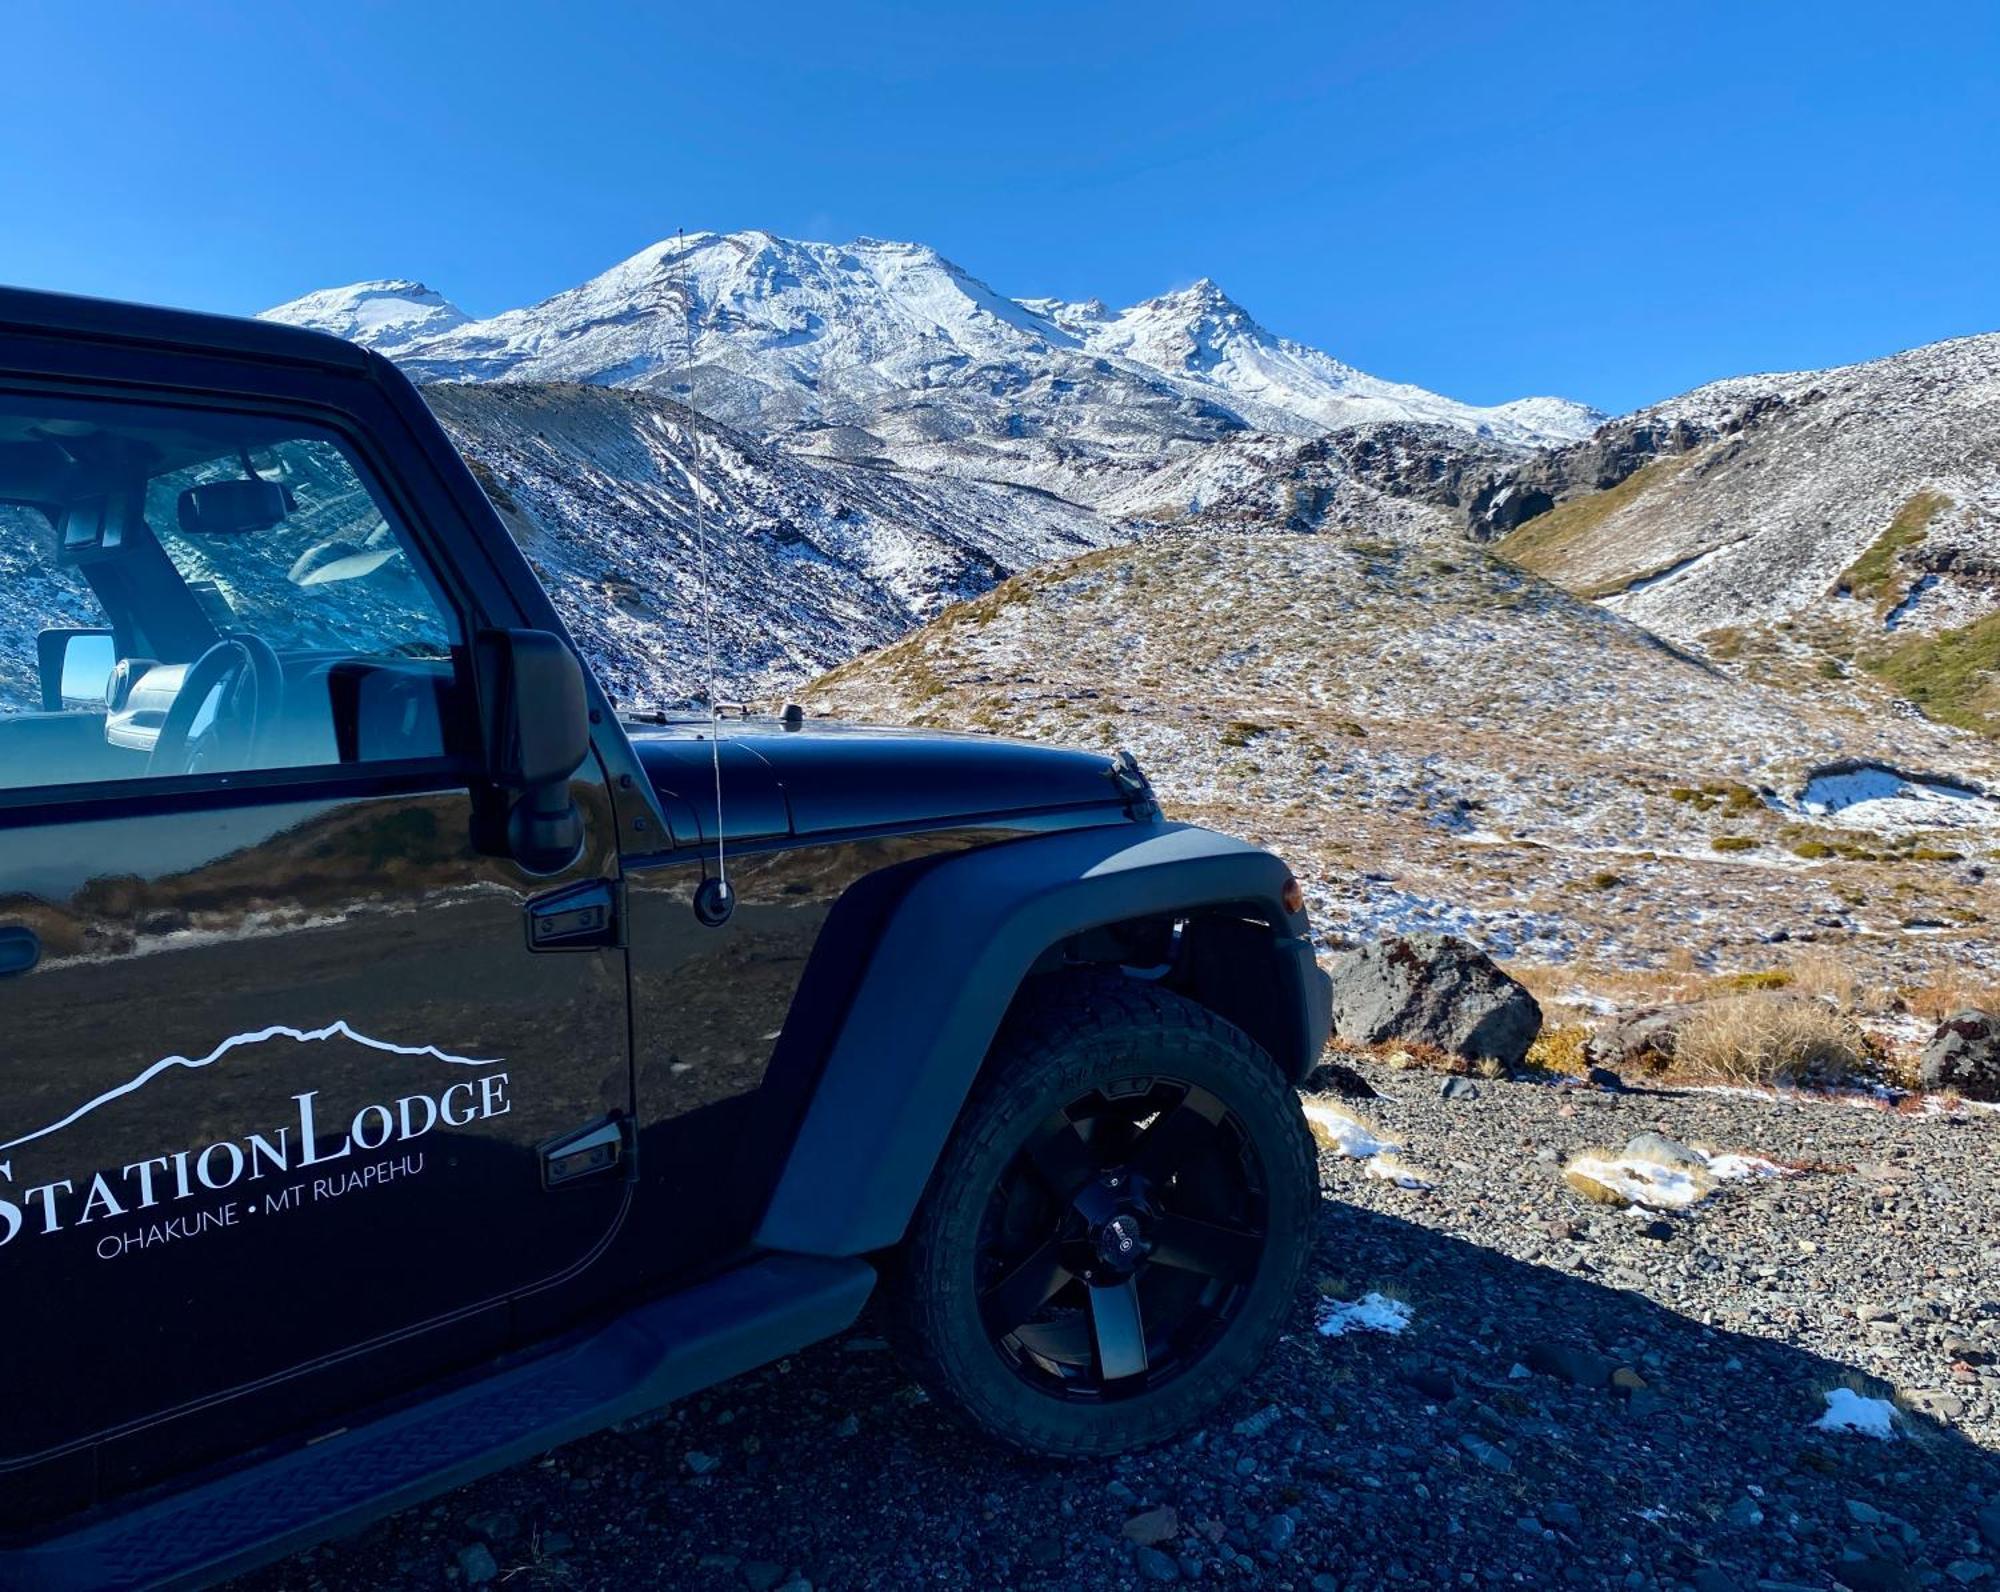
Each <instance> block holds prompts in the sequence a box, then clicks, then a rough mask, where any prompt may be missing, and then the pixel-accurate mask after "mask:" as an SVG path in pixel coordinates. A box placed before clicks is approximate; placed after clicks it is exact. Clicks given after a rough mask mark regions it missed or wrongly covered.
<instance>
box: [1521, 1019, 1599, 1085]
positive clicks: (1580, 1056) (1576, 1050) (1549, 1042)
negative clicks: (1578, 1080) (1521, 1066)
mask: <svg viewBox="0 0 2000 1592" xmlns="http://www.w3.org/2000/svg"><path fill="white" fill-rule="evenodd" d="M1589 1038H1590V1030H1589V1029H1587V1028H1585V1027H1584V1026H1583V1025H1582V1024H1581V1023H1563V1024H1559V1025H1558V1026H1556V1027H1554V1028H1544V1029H1543V1030H1542V1031H1541V1032H1540V1033H1539V1034H1537V1035H1536V1036H1535V1042H1534V1043H1533V1044H1532V1045H1530V1046H1529V1047H1528V1065H1529V1066H1530V1067H1539V1068H1540V1069H1541V1070H1542V1071H1544V1072H1554V1073H1561V1074H1563V1075H1565V1076H1567V1077H1579V1076H1581V1075H1582V1074H1583V1073H1584V1072H1586V1071H1587V1070H1588V1069H1589V1065H1590V1064H1589V1062H1588V1061H1586V1060H1585V1059H1584V1053H1583V1047H1584V1042H1585V1041H1586V1040H1588V1039H1589Z"/></svg>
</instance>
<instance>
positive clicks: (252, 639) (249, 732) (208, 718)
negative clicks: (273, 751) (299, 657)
mask: <svg viewBox="0 0 2000 1592" xmlns="http://www.w3.org/2000/svg"><path fill="white" fill-rule="evenodd" d="M284 690H285V670H284V665H283V664H281V663H280V662H279V661H278V655H277V653H276V652H274V651H273V650H272V648H271V645H270V643H269V642H267V641H264V640H263V639H262V638H261V637H258V636H251V635H233V636H225V637H224V638H223V639H222V640H220V641H218V642H217V643H216V644H215V645H214V646H212V647H210V648H209V649H208V650H207V651H206V652H204V653H203V654H202V655H201V656H200V657H199V658H197V659H195V661H194V662H193V663H191V664H189V665H188V671H187V674H186V676H185V677H183V679H182V680H181V688H180V690H179V691H178V692H176V693H175V695H174V705H173V706H172V707H171V708H169V709H168V710H167V716H166V718H165V719H164V720H163V721H162V722H161V724H160V735H159V739H158V740H156V741H155V742H154V743H153V753H152V756H151V758H149V759H148V761H147V763H146V772H147V773H148V774H152V775H156V776H157V775H169V774H204V773H208V772H210V771H211V770H218V769H240V768H247V767H249V766H250V763H251V758H252V755H253V754H254V753H255V752H256V750H257V748H258V743H259V740H260V738H261V737H262V736H263V735H264V734H265V733H266V732H268V730H269V728H270V726H271V725H272V724H273V723H275V722H276V720H277V715H278V709H279V706H280V702H281V699H282V698H283V696H284ZM211 703H213V704H214V708H213V711H210V710H209V705H210V704H211Z"/></svg>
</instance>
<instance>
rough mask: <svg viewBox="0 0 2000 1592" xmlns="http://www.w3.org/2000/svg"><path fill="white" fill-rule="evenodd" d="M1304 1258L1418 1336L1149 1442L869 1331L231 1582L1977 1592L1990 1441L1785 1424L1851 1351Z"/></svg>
mask: <svg viewBox="0 0 2000 1592" xmlns="http://www.w3.org/2000/svg"><path fill="white" fill-rule="evenodd" d="M1507 1219H1508V1218H1506V1217H1504V1216H1501V1215H1499V1214H1497V1213H1496V1215H1495V1220H1496V1221H1500V1220H1507ZM1579 1254H1580V1255H1585V1256H1587V1254H1588V1250H1587V1248H1580V1249H1579ZM1318 1273H1319V1275H1320V1276H1321V1277H1322V1278H1325V1279H1328V1280H1329V1281H1332V1282H1335V1283H1337V1284H1338V1286H1339V1287H1340V1288H1341V1290H1342V1293H1343V1296H1345V1297H1352V1295H1353V1294H1354V1293H1356V1292H1360V1291H1363V1290H1367V1289H1386V1290H1387V1291H1389V1292H1391V1293H1394V1294H1397V1295H1399V1296H1401V1297H1402V1298H1403V1299H1405V1300H1406V1301H1407V1302H1408V1303H1409V1304H1410V1305H1411V1307H1412V1308H1413V1311H1414V1318H1413V1321H1412V1324H1411V1325H1410V1327H1409V1329H1408V1330H1407V1331H1406V1332H1404V1333H1403V1334H1402V1335H1400V1336H1394V1337H1391V1336H1384V1335H1379V1334H1366V1333H1359V1334H1350V1335H1348V1336H1345V1337H1341V1338H1337V1339H1333V1338H1323V1337H1320V1336H1319V1335H1318V1334H1317V1333H1316V1332H1315V1330H1314V1327H1313V1319H1312V1317H1313V1308H1312V1306H1311V1305H1310V1304H1309V1303H1304V1302H1302V1304H1301V1308H1300V1312H1299V1316H1298V1319H1297V1321H1296V1323H1295V1326H1294V1330H1293V1332H1292V1334H1291V1335H1290V1336H1289V1337H1287V1339H1286V1340H1285V1341H1284V1342H1283V1344H1281V1346H1280V1348H1279V1350H1278V1352H1277V1353H1276V1354H1275V1355H1274V1356H1273V1357H1272V1359H1271V1361H1270V1363H1269V1364H1268V1365H1267V1366H1266V1367H1265V1368H1264V1369H1263V1370H1262V1371H1261V1372H1260V1373H1259V1374H1258V1375H1257V1377H1256V1378H1255V1379H1253V1381H1252V1383H1251V1385H1250V1386H1249V1387H1248V1388H1246V1389H1245V1390H1244V1392H1243V1393H1242V1394H1240V1395H1239V1396H1237V1397H1236V1398H1235V1399H1233V1400H1232V1401H1231V1402H1230V1403H1229V1404H1228V1405H1226V1406H1225V1407H1224V1409H1223V1410H1222V1411H1221V1412H1220V1414H1219V1415H1218V1416H1217V1417H1216V1418H1215V1419H1214V1420H1213V1421H1212V1422H1211V1423H1210V1424H1209V1426H1208V1428H1207V1429H1206V1430H1204V1431H1202V1432H1199V1433H1196V1434H1194V1435H1192V1436H1191V1437H1189V1438H1186V1439H1183V1440H1181V1441H1180V1442H1178V1443H1176V1444H1174V1445H1171V1446H1169V1447H1167V1448H1163V1449H1157V1450H1154V1451H1152V1452H1150V1453H1146V1454H1142V1455H1137V1456H1133V1457H1130V1458H1127V1459H1123V1460H1119V1461H1107V1462H1103V1463H1095V1464H1076V1465H1054V1464H1048V1463H1043V1462H1037V1461H1031V1460H1026V1459H1022V1458H1020V1457H1018V1456H1014V1455H1010V1454H1006V1453H1003V1452H1000V1451H998V1450H996V1449H994V1448H992V1447H989V1446H987V1445H985V1444H984V1443H981V1442H979V1441H977V1440H974V1439H971V1438H969V1437H967V1436H966V1435H965V1434H963V1433H962V1432H961V1431H959V1430H958V1429H957V1428H956V1427H954V1426H953V1425H952V1424H951V1423H950V1422H948V1421H947V1420H945V1419H944V1418H943V1416H942V1415H941V1414H940V1412H939V1411H937V1410H936V1409H934V1408H932V1407H930V1406H929V1405H927V1404H926V1403H925V1402H924V1401H923V1400H922V1398H921V1395H919V1394H917V1393H916V1392H915V1390H914V1389H913V1388H911V1387H910V1386H909V1385H908V1383H907V1382H906V1380H905V1379H904V1378H903V1377H902V1376H901V1375H900V1374H899V1373H898V1371H897V1369H896V1366H895V1362H894V1360H893V1358H892V1357H891V1356H890V1355H889V1354H888V1353H887V1352H885V1351H884V1349H883V1346H882V1344H881V1341H880V1340H879V1339H878V1338H875V1337H873V1336H871V1335H870V1334H871V1333H872V1331H873V1328H872V1327H871V1326H869V1325H868V1324H867V1323H866V1322H864V1324H863V1326H862V1327H861V1328H860V1329H859V1331H858V1332H857V1334H856V1335H855V1336H853V1337H851V1338H849V1339H848V1340H846V1341H845V1342H843V1343H838V1344H830V1345H826V1346H824V1347H821V1348H819V1349H815V1350H813V1351H811V1352H809V1353H807V1354H804V1355H800V1356H798V1357H797V1358H795V1359H794V1360H792V1361H789V1362H787V1363H785V1364H784V1365H781V1366H777V1367H773V1368H771V1369H769V1370H767V1371H764V1372H760V1373H758V1374H756V1375H753V1376H750V1377H746V1378H743V1379H742V1380H740V1381H738V1382H736V1383H733V1384H731V1385H729V1386H727V1387H724V1388H720V1389H717V1390H716V1391H715V1392H714V1393H712V1394H711V1395H709V1396H707V1397H705V1398H702V1399H698V1400H695V1401H692V1402H691V1403H689V1404H687V1405H684V1406H681V1407H679V1408H677V1409H675V1410H672V1411H669V1412H666V1413H665V1414H663V1415H660V1416H656V1417H653V1418H651V1419H649V1420H647V1421H644V1422H639V1423H634V1424H633V1425H632V1426H630V1427H627V1428H625V1429H623V1430H621V1431H618V1432H614V1433H607V1434H605V1435H603V1436H600V1437H597V1438H593V1439H590V1440H588V1441H586V1442H583V1443H580V1444H577V1445H576V1446H574V1447H572V1448H570V1449H566V1450H563V1451H561V1452H560V1453H557V1454H555V1455H551V1456H549V1457H547V1458H545V1459H543V1460H542V1461H540V1462H538V1463H537V1464H534V1465H529V1466H523V1467H521V1468H520V1469H518V1470H516V1471H513V1472H511V1473H509V1474H507V1475H504V1476H499V1477H495V1478H493V1479H492V1480H490V1481H488V1482H484V1483H481V1484H479V1485H477V1486H475V1487H472V1488H469V1489H467V1490H465V1491H464V1492H462V1493H459V1494H456V1495H454V1496H453V1497H451V1498H449V1499H447V1500H443V1501H441V1502H440V1503H439V1504H437V1505H434V1506H432V1507H431V1508H429V1509H426V1510H417V1511H412V1512H410V1513H409V1514H407V1515H404V1516H402V1517H399V1518H398V1519H396V1520H393V1521H389V1522H386V1523H384V1524H383V1525H381V1526H379V1527H376V1528H374V1529H373V1530H371V1531H369V1532H368V1533H366V1534H364V1535H363V1536H361V1537H359V1538H356V1539H354V1540H352V1541H349V1542H347V1543H343V1544H337V1545H335V1546H332V1547H329V1548H325V1549H322V1550H320V1551H319V1552H317V1553H315V1554H312V1555H308V1556H307V1557H306V1558H305V1559H303V1560H295V1561H293V1562H292V1563H290V1564H288V1565H285V1566H281V1567H278V1568H276V1569H274V1570H273V1571H271V1572H268V1573H267V1574H265V1575H262V1576H259V1577H257V1578H256V1581H255V1584H257V1585H262V1586H271V1587H277V1586H286V1587H297V1586H300V1585H302V1584H320V1585H325V1586H328V1587H335V1588H349V1587H362V1586H379V1585H401V1584H409V1585H431V1586H434V1585H440V1584H445V1583H446V1582H448V1581H449V1582H456V1583H457V1584H459V1585H464V1584H467V1583H468V1582H470V1583H473V1584H479V1583H482V1582H484V1581H486V1580H489V1579H490V1580H494V1581H495V1582H496V1583H497V1582H499V1581H502V1580H504V1583H505V1585H507V1586H508V1587H510V1588H526V1587H537V1586H551V1587H553V1586H561V1587H571V1588H583V1587H651V1586H659V1587H697V1588H709V1587H713V1588H742V1587H746V1586H747V1587H752V1588H759V1589H764V1588H770V1587H776V1586H785V1585H787V1584H792V1585H793V1586H795V1587H796V1585H797V1584H798V1583H799V1582H802V1581H803V1582H809V1583H810V1584H812V1585H813V1586H815V1587H820V1588H844V1587H907V1586H916V1585H919V1584H925V1583H928V1584H932V1585H942V1586H954V1587H956V1586H1005V1585H1016V1586H1024V1587H1106V1586H1136V1585H1154V1584H1160V1583H1165V1582H1174V1581H1182V1580H1186V1581H1194V1582H1199V1583H1202V1584H1220V1585H1241V1586H1250V1585H1254V1586H1257V1587H1259V1588H1263V1587H1270V1588H1282V1587H1294V1588H1301V1589H1303V1588H1314V1589H1317V1592H1325V1589H1331V1588H1342V1589H1345V1588H1373V1587H1377V1586H1383V1585H1387V1584H1390V1583H1400V1584H1408V1585H1414V1586H1488V1585H1534V1586H1551V1585H1557V1586H1560V1585H1569V1586H1577V1587H1620V1586H1629V1587H1634V1588H1650V1587H1683V1586H1691V1587H1694V1588H1696V1589H1697V1592H1721V1589H1725V1588H1738V1587H1757V1586H1758V1585H1759V1584H1760V1583H1762V1584H1764V1585H1765V1586H1767V1587H1768V1586H1771V1585H1781V1586H1811V1587H1826V1586H1834V1585H1846V1586H1849V1587H1855V1588H1894V1587H1904V1586H1910V1587H1914V1586H1920V1585H1927V1584H1934V1585H1943V1586H1947V1587H1952V1586H1958V1585H1961V1584H1972V1585H1984V1586H1988V1587H2000V1577H1996V1575H1995V1572H1994V1571H1993V1570H1992V1569H1991V1566H1992V1565H1993V1564H1994V1562H1995V1560H1996V1559H1997V1558H2000V1456H1996V1455H1995V1454H1993V1453H1991V1452H1989V1451H1987V1450H1985V1449H1983V1448H1980V1447H1978V1446H1976V1445H1974V1444H1972V1443H1970V1442H1969V1441H1967V1440H1966V1439H1964V1438H1963V1437H1961V1436H1960V1435H1958V1434H1957V1433H1956V1432H1955V1431H1953V1430H1951V1429H1950V1428H1948V1427H1945V1426H1943V1425H1940V1424H1938V1423H1936V1422H1933V1421H1930V1420H1928V1419H1925V1418H1923V1417H1920V1416H1908V1415H1906V1416H1904V1417H1902V1418H1901V1419H1902V1431H1903V1435H1902V1436H1900V1437H1899V1438H1897V1439H1896V1440H1894V1441H1888V1442H1882V1441H1876V1440H1872V1439H1869V1438H1866V1437H1861V1436H1856V1435H1851V1434H1834V1433H1824V1432H1818V1431H1815V1430H1813V1429H1812V1423H1813V1422H1814V1421H1815V1420H1816V1419H1817V1418H1818V1417H1819V1416H1820V1415H1821V1414H1822V1413H1823V1411H1824V1410H1825V1407H1826V1405H1825V1398H1824V1394H1825V1391H1826V1390H1827V1389H1828V1388H1830V1387H1835V1386H1840V1385H1856V1386H1858V1385H1860V1383H1859V1381H1858V1379H1857V1378H1856V1376H1855V1373H1854V1369H1853V1368H1852V1367H1849V1366H1845V1365H1842V1364H1839V1363H1837V1362H1835V1361H1832V1360H1828V1359H1823V1358H1820V1357H1818V1356H1816V1355H1813V1354H1809V1353H1805V1352H1802V1351H1801V1350H1799V1349H1797V1348H1793V1347H1789V1346H1787V1345H1786V1344H1783V1343H1779V1342H1771V1341H1766V1340H1764V1339H1761V1338H1754V1337H1748V1336H1744V1335H1742V1334H1738V1333H1732V1332H1728V1331H1724V1330H1720V1329H1715V1328H1710V1327H1706V1326H1703V1325H1702V1324H1701V1323H1699V1322H1697V1321H1692V1320H1690V1319H1688V1318H1687V1317H1685V1316H1681V1315H1678V1314H1675V1313H1674V1312H1672V1311H1670V1310H1667V1309H1665V1308H1663V1307H1661V1306H1660V1305H1658V1304H1655V1303H1653V1302H1652V1301H1650V1300H1648V1299H1645V1298H1642V1297H1639V1296H1636V1295H1634V1294H1631V1293H1628V1292H1623V1291H1620V1290H1617V1289H1613V1288H1608V1287H1605V1286H1602V1285H1601V1284H1599V1283H1596V1282H1594V1281H1592V1280H1590V1278H1589V1277H1587V1276H1582V1275H1575V1274H1572V1273H1569V1272H1565V1271H1559V1270H1555V1269H1552V1268H1548V1267H1543V1266H1536V1265H1529V1264H1526V1263H1523V1262H1521V1261H1517V1260H1513V1259H1511V1258H1509V1257H1507V1256H1505V1255H1502V1254H1499V1253H1497V1252H1495V1251H1493V1250H1489V1249H1484V1248H1481V1247H1479V1246H1478V1245H1475V1244H1470V1243H1465V1242H1463V1241H1460V1240H1457V1239H1453V1238H1450V1237H1447V1236H1445V1235H1442V1234H1439V1233H1437V1232H1435V1231H1433V1230H1431V1229H1429V1228H1426V1227H1423V1226H1421V1225H1418V1224H1415V1223H1411V1222H1406V1221H1402V1220H1399V1219H1396V1218H1393V1217H1389V1216H1385V1215H1381V1214H1376V1213H1372V1212H1367V1211H1361V1210H1356V1209H1354V1208H1351V1207H1348V1206H1344V1205H1339V1204H1335V1203H1332V1202H1329V1203H1328V1205H1327V1206H1326V1210H1325V1219H1324V1230H1323V1234H1322V1241H1321V1245H1320V1253H1319V1256H1318ZM1635 1383H1637V1384H1643V1385H1634V1384H1635ZM1162 1507H1164V1508H1168V1509H1171V1511H1172V1515H1171V1517H1168V1516H1166V1515H1162V1514H1149V1512H1151V1511H1155V1510H1159V1509H1161V1508H1162ZM1982 1514H1984V1516H1985V1518H1984V1520H1983V1521H1982V1519H1981V1516H1982ZM1134 1536H1136V1537H1138V1538H1141V1539H1144V1540H1143V1541H1134V1540H1132V1539H1133V1537H1134ZM1982 1572H1983V1573H1982Z"/></svg>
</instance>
